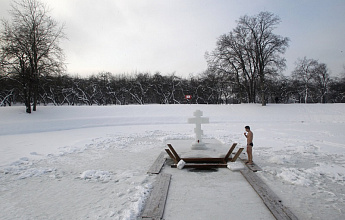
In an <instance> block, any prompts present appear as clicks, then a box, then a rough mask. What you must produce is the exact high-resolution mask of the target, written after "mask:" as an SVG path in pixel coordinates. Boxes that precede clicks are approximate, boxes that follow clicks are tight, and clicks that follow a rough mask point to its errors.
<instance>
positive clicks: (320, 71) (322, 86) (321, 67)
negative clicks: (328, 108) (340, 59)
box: [313, 63, 330, 103]
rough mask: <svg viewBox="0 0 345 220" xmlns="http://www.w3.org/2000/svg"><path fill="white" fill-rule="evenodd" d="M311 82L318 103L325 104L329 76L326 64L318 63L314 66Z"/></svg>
mask: <svg viewBox="0 0 345 220" xmlns="http://www.w3.org/2000/svg"><path fill="white" fill-rule="evenodd" d="M313 81H314V83H315V90H316V93H317V95H318V98H319V99H320V103H325V102H326V94H327V93H328V89H329V83H330V76H329V73H328V68H327V65H326V64H324V63H319V64H318V65H317V66H316V68H315V70H314V74H313Z"/></svg>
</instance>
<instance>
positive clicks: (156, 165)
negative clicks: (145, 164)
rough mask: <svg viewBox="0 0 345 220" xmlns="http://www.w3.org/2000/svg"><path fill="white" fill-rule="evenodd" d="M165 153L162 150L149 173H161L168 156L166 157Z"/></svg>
mask: <svg viewBox="0 0 345 220" xmlns="http://www.w3.org/2000/svg"><path fill="white" fill-rule="evenodd" d="M164 156H165V153H164V152H161V153H160V154H159V155H158V157H157V159H156V160H155V162H154V163H153V164H152V166H151V167H150V169H149V171H147V173H149V174H159V172H160V171H161V169H162V167H163V165H164V163H165V160H166V158H165V157H164Z"/></svg>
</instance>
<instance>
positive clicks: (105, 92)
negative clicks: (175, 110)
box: [0, 64, 345, 106]
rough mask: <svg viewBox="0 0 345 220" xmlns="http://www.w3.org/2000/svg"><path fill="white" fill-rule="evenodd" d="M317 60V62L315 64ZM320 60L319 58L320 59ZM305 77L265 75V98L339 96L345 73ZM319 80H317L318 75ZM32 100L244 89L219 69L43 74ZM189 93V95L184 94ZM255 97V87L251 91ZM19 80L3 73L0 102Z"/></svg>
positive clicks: (11, 96)
mask: <svg viewBox="0 0 345 220" xmlns="http://www.w3.org/2000/svg"><path fill="white" fill-rule="evenodd" d="M319 65H320V64H319ZM321 66H323V64H322V65H321ZM314 78H315V79H313V80H309V82H308V85H307V86H308V95H307V99H306V92H305V91H306V89H305V88H306V83H305V81H304V80H303V79H300V78H299V77H295V76H294V75H292V76H290V77H285V76H282V75H279V76H275V77H270V78H267V79H266V82H265V83H266V94H265V97H266V102H267V103H305V102H306V101H307V103H326V102H327V103H336V102H345V76H343V77H340V78H339V77H336V78H331V77H328V79H327V83H326V85H325V84H324V83H320V81H319V77H317V76H314ZM321 81H322V80H321ZM40 82H41V83H40V86H39V88H38V98H37V102H38V104H40V105H48V104H53V105H128V104H140V105H143V104H152V103H158V104H183V103H194V104H237V103H249V102H250V100H249V99H248V98H247V97H246V96H245V92H243V91H242V90H241V89H239V88H238V86H237V85H236V83H235V82H234V81H232V80H231V76H230V75H228V74H224V73H214V72H211V71H205V72H204V73H202V74H199V75H197V76H194V77H190V78H188V79H186V78H181V77H177V76H175V75H174V74H170V75H162V74H160V73H155V74H149V73H139V74H135V75H131V76H128V75H112V74H111V73H99V74H98V75H93V76H91V77H88V78H81V77H78V76H70V75H49V76H42V77H41V78H40ZM186 95H191V96H192V99H191V100H186V99H185V96H186ZM256 96H257V97H256V98H255V99H257V100H260V99H261V95H260V92H257V94H256ZM24 101H25V95H24V94H23V90H22V89H21V85H20V84H19V83H18V82H17V81H16V80H12V79H10V78H7V77H1V78H0V105H1V106H6V105H12V104H16V103H23V102H24Z"/></svg>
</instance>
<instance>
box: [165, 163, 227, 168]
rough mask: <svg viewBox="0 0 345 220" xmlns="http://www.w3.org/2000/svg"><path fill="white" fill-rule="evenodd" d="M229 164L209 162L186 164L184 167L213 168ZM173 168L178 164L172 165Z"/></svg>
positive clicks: (224, 166)
mask: <svg viewBox="0 0 345 220" xmlns="http://www.w3.org/2000/svg"><path fill="white" fill-rule="evenodd" d="M227 166H228V165H227V164H221V163H214V164H212V163H208V164H186V165H184V167H183V168H196V169H211V168H227ZM171 168H177V165H176V164H173V165H171Z"/></svg>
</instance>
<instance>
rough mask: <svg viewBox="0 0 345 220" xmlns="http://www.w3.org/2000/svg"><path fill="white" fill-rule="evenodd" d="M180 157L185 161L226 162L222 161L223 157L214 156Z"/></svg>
mask: <svg viewBox="0 0 345 220" xmlns="http://www.w3.org/2000/svg"><path fill="white" fill-rule="evenodd" d="M181 159H182V160H183V161H184V162H186V163H226V162H225V161H224V158H216V157H210V158H207V157H202V158H198V157H195V158H193V157H187V158H181Z"/></svg>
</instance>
